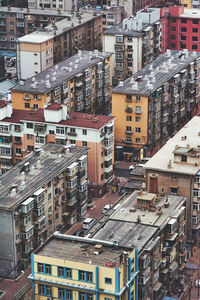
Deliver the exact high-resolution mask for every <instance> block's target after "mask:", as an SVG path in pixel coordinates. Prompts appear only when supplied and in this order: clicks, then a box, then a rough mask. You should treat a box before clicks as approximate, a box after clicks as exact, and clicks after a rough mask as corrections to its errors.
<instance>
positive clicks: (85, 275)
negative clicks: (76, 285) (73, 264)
mask: <svg viewBox="0 0 200 300" xmlns="http://www.w3.org/2000/svg"><path fill="white" fill-rule="evenodd" d="M78 279H79V280H80V281H86V282H92V281H93V273H92V272H87V271H82V270H80V271H78Z"/></svg>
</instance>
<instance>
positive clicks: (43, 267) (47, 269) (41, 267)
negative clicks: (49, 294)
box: [38, 263, 51, 275]
mask: <svg viewBox="0 0 200 300" xmlns="http://www.w3.org/2000/svg"><path fill="white" fill-rule="evenodd" d="M38 273H45V274H48V275H51V265H48V264H42V263H38Z"/></svg>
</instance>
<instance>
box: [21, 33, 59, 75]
mask: <svg viewBox="0 0 200 300" xmlns="http://www.w3.org/2000/svg"><path fill="white" fill-rule="evenodd" d="M53 37H54V36H53V35H49V36H47V35H46V34H43V32H42V31H36V32H35V33H33V34H32V35H31V39H30V37H29V35H25V36H23V37H21V38H19V39H18V42H17V53H16V55H17V78H18V81H20V80H26V79H28V78H30V77H32V76H34V75H35V74H38V73H41V72H43V71H44V70H46V69H48V68H50V67H52V66H53ZM27 64H28V66H29V67H28V68H27Z"/></svg>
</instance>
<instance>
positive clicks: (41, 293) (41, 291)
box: [38, 284, 45, 296]
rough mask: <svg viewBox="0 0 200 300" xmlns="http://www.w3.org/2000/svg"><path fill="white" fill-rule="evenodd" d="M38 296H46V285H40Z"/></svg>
mask: <svg viewBox="0 0 200 300" xmlns="http://www.w3.org/2000/svg"><path fill="white" fill-rule="evenodd" d="M38 294H39V295H41V296H44V295H45V291H44V285H42V284H38Z"/></svg>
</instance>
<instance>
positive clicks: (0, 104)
mask: <svg viewBox="0 0 200 300" xmlns="http://www.w3.org/2000/svg"><path fill="white" fill-rule="evenodd" d="M6 105H7V103H6V102H5V101H4V100H0V108H3V107H5V106H6Z"/></svg>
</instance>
